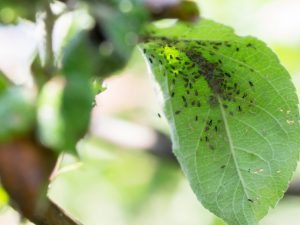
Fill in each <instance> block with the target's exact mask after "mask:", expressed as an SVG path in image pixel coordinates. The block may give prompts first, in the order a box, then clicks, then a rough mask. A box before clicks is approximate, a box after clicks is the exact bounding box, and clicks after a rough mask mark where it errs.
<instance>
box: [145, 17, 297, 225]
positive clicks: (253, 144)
mask: <svg viewBox="0 0 300 225" xmlns="http://www.w3.org/2000/svg"><path fill="white" fill-rule="evenodd" d="M149 30H150V32H149V34H151V35H148V37H146V40H147V41H146V42H145V44H143V45H142V47H143V51H144V53H145V55H146V56H147V58H148V61H149V65H150V66H151V69H152V71H153V74H154V78H155V80H156V82H157V83H158V85H157V86H158V87H159V89H160V90H161V92H160V93H162V97H163V102H164V111H165V115H166V117H167V119H168V121H169V124H170V128H171V137H172V142H173V150H174V153H175V155H176V156H177V158H178V160H179V162H180V164H181V167H182V169H183V171H184V173H185V174H186V176H187V177H188V179H189V181H190V183H191V186H192V188H193V190H194V192H195V193H196V195H197V197H198V198H199V200H200V201H201V202H202V204H203V205H204V206H205V207H206V208H208V209H209V210H210V211H212V212H213V213H215V214H216V215H217V216H219V217H221V218H223V219H224V220H225V221H226V222H227V223H228V224H230V225H247V224H249V225H254V224H257V223H258V221H259V220H260V219H261V218H262V217H263V216H264V215H266V214H267V212H268V210H269V208H270V207H274V206H275V205H276V203H277V202H278V200H279V199H280V198H281V197H282V196H283V193H284V191H285V190H286V188H287V185H288V182H289V181H290V179H291V176H292V173H293V171H294V170H295V167H296V163H297V160H298V156H299V147H300V139H299V134H300V127H299V114H298V100H297V96H296V93H295V89H294V87H293V85H292V82H291V80H290V77H289V74H288V73H287V71H286V70H285V69H284V68H283V67H282V66H281V65H280V63H279V61H278V59H277V57H276V55H275V54H274V53H273V52H272V51H271V50H270V49H269V48H268V47H267V46H266V45H265V44H264V43H262V42H261V41H259V40H257V39H255V38H253V37H239V36H237V35H235V34H234V32H233V30H232V29H230V28H228V27H226V26H224V25H221V24H217V23H215V22H212V21H209V20H204V19H203V20H201V21H200V22H199V23H198V24H196V25H190V24H189V25H185V24H182V23H178V24H176V25H174V26H172V27H169V28H165V29H158V28H156V27H154V26H152V27H151V28H150V29H149Z"/></svg>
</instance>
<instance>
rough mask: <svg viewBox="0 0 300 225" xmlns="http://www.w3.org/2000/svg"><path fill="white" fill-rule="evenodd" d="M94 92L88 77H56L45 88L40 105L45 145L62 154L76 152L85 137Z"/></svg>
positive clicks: (39, 110)
mask: <svg viewBox="0 0 300 225" xmlns="http://www.w3.org/2000/svg"><path fill="white" fill-rule="evenodd" d="M93 100H94V93H93V90H92V87H91V84H90V82H89V80H88V78H87V77H86V76H83V75H69V76H68V77H67V79H66V80H64V79H63V78H62V77H56V78H55V79H53V80H51V81H50V82H48V83H47V84H46V85H45V86H44V87H43V89H42V91H41V94H40V97H39V104H38V134H39V138H40V140H41V142H42V143H43V144H44V145H45V146H48V147H50V148H51V149H53V150H56V151H58V152H61V151H68V152H71V153H75V149H76V144H77V142H78V141H79V140H80V139H81V138H82V137H83V136H84V135H85V133H86V131H87V129H88V126H89V122H90V113H91V110H92V106H93Z"/></svg>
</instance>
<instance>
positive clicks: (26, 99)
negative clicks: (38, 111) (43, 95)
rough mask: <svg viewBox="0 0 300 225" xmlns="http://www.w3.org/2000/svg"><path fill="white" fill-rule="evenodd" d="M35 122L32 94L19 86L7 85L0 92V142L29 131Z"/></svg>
mask: <svg viewBox="0 0 300 225" xmlns="http://www.w3.org/2000/svg"><path fill="white" fill-rule="evenodd" d="M34 122H35V106H34V101H33V98H32V96H30V94H29V93H27V92H26V91H25V90H24V89H23V88H21V87H9V88H7V89H6V90H4V91H3V92H1V94H0V124H1V125H0V142H7V141H9V140H11V139H12V138H14V137H15V136H18V135H22V134H26V133H27V132H29V131H30V130H31V129H32V128H33V125H34Z"/></svg>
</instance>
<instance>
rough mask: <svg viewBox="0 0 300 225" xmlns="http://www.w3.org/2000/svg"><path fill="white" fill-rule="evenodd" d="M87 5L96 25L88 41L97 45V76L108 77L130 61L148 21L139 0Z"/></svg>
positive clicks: (120, 0) (90, 2)
mask: <svg viewBox="0 0 300 225" xmlns="http://www.w3.org/2000/svg"><path fill="white" fill-rule="evenodd" d="M87 2H89V6H90V11H91V12H92V15H93V16H94V18H95V19H96V22H97V24H96V26H95V28H94V30H93V32H92V37H94V38H95V41H97V42H98V44H99V59H98V67H99V71H100V72H101V74H100V75H101V76H108V75H111V74H112V73H114V72H116V71H117V70H120V69H122V68H123V67H124V66H125V65H126V63H127V62H128V60H129V59H130V56H131V54H132V52H133V49H134V47H135V46H136V44H137V42H138V41H139V35H140V31H141V29H142V28H143V27H144V25H145V23H146V22H148V20H149V15H148V11H147V9H146V8H145V6H144V2H143V1H140V0H110V1H87Z"/></svg>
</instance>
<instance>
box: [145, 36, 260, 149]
mask: <svg viewBox="0 0 300 225" xmlns="http://www.w3.org/2000/svg"><path fill="white" fill-rule="evenodd" d="M152 41H155V43H156V45H157V46H158V47H156V48H155V49H151V50H146V49H144V53H145V54H146V55H147V57H148V59H149V62H150V63H151V64H153V65H152V66H153V67H155V66H160V67H163V68H164V69H163V72H162V76H164V77H166V79H167V80H168V84H169V95H170V97H171V99H174V102H175V99H177V100H176V102H178V99H180V101H181V104H176V107H177V108H175V107H174V113H175V116H178V115H179V114H181V113H183V112H184V110H185V109H186V108H195V107H196V108H199V110H201V107H202V106H203V105H206V106H209V107H211V108H216V107H218V106H220V100H221V102H222V104H221V107H223V109H224V110H225V111H226V112H227V113H228V114H229V115H230V116H234V115H235V114H236V113H242V112H243V108H245V107H251V105H253V103H254V100H253V99H251V98H250V96H251V94H252V92H253V91H254V89H255V84H254V82H253V81H252V80H248V81H247V82H244V83H243V84H242V85H240V82H238V80H237V79H236V77H237V73H239V75H240V73H241V71H246V72H247V73H254V70H253V69H252V68H246V67H245V66H243V64H240V65H239V68H240V69H239V68H238V70H239V71H237V69H228V67H226V66H224V64H225V62H227V61H226V60H227V59H226V57H223V55H222V54H220V49H222V48H223V49H224V48H227V49H228V50H229V51H231V52H235V54H239V53H240V52H241V51H242V50H241V49H242V48H250V47H251V48H253V46H252V45H251V43H249V44H247V45H245V46H236V44H235V45H234V44H231V43H228V42H226V41H224V42H218V41H215V42H213V41H210V42H208V41H188V40H173V39H167V38H154V39H153V40H152ZM203 78H204V79H205V80H206V83H207V85H208V87H209V89H210V90H211V91H210V92H207V91H206V93H204V91H203V90H202V88H201V87H200V86H199V80H201V79H202V80H203ZM197 82H198V83H197ZM179 86H183V88H184V93H182V91H181V92H180V93H179V92H178V93H177V91H176V90H177V89H176V87H179ZM199 110H197V109H196V110H195V115H194V116H193V118H191V119H193V120H194V121H195V122H198V121H204V120H203V118H201V117H200V115H199V114H197V111H199ZM205 122H206V125H205V128H204V132H205V134H204V136H203V137H201V140H200V141H204V142H206V143H208V146H209V148H210V149H211V150H214V149H215V148H214V146H213V144H212V143H210V139H213V138H211V137H212V136H213V133H212V132H214V133H218V132H219V131H220V127H222V126H223V124H222V120H221V118H208V119H207V121H205Z"/></svg>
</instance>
